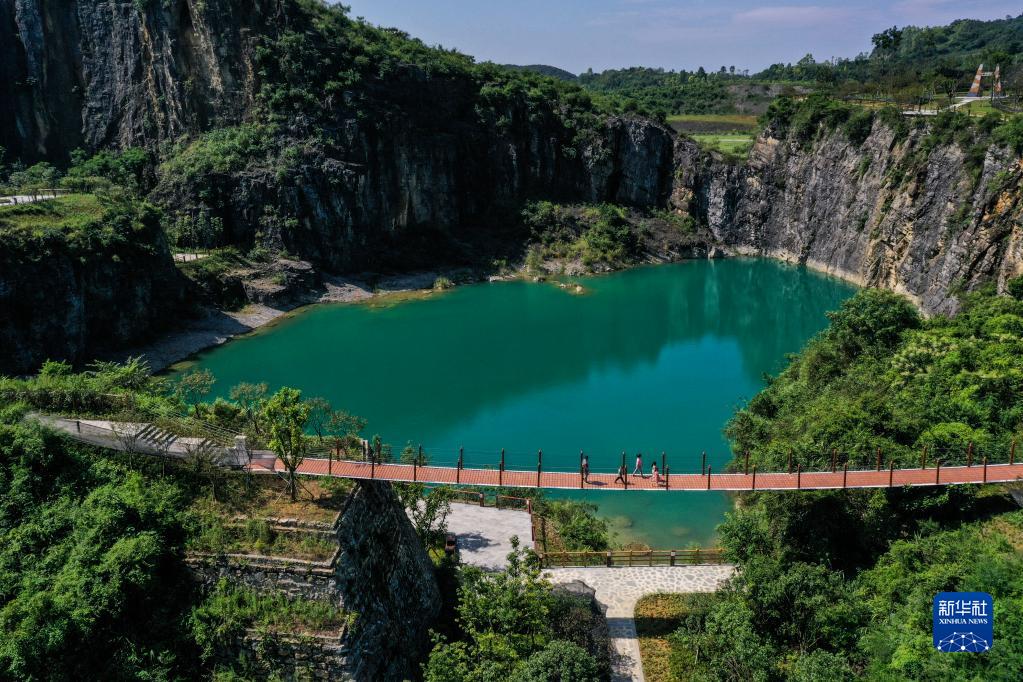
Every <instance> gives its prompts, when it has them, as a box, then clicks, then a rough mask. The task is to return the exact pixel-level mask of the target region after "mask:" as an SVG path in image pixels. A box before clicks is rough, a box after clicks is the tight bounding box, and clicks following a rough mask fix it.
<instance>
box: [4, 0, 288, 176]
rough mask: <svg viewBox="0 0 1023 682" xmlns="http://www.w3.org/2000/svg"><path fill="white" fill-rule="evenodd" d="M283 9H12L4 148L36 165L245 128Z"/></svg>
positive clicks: (16, 5) (162, 3)
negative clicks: (255, 49)
mask: <svg viewBox="0 0 1023 682" xmlns="http://www.w3.org/2000/svg"><path fill="white" fill-rule="evenodd" d="M276 4H277V3H276V0H246V2H244V3H242V2H234V1H233V0H3V2H0V30H2V32H3V35H4V39H3V40H0V75H2V76H3V77H2V78H0V103H2V104H3V106H0V146H3V147H5V148H6V149H7V151H8V154H9V156H10V157H13V158H19V157H20V158H22V159H23V160H24V161H26V162H31V161H34V160H38V159H45V158H49V159H53V160H58V161H59V160H62V159H66V158H67V154H68V152H70V151H71V150H73V149H76V148H79V147H81V148H85V149H98V148H100V147H105V146H115V147H128V146H145V145H149V144H155V143H158V142H161V141H163V140H167V139H173V138H174V137H176V136H178V135H180V134H182V133H185V132H194V131H197V130H200V129H203V128H205V127H208V126H210V125H214V124H221V125H222V124H227V123H231V122H234V121H237V120H238V119H239V118H240V117H241V115H242V114H243V112H244V111H245V110H246V109H247V108H248V106H249V105H250V104H251V98H252V82H253V78H254V76H253V73H252V67H251V59H250V56H251V48H252V43H251V37H252V36H253V35H254V33H255V32H257V31H260V30H263V29H264V28H265V27H266V25H267V23H268V22H270V21H272V19H273V17H274V8H275V6H276Z"/></svg>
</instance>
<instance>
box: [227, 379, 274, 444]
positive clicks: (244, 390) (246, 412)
mask: <svg viewBox="0 0 1023 682" xmlns="http://www.w3.org/2000/svg"><path fill="white" fill-rule="evenodd" d="M266 394H267V385H266V384H265V383H260V384H249V383H241V384H238V385H237V386H235V387H233V388H232V389H231V400H233V401H235V402H236V403H238V407H240V408H241V410H242V415H243V416H244V417H245V422H246V424H248V426H249V428H250V429H252V433H253V434H254V435H256V436H262V435H263V428H262V421H261V417H262V415H263V403H264V402H265V401H266Z"/></svg>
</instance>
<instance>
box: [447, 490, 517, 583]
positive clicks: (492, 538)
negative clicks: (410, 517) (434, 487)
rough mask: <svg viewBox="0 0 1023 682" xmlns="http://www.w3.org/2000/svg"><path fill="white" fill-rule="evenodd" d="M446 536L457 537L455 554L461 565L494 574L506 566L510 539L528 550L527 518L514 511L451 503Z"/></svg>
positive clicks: (509, 550)
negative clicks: (517, 541)
mask: <svg viewBox="0 0 1023 682" xmlns="http://www.w3.org/2000/svg"><path fill="white" fill-rule="evenodd" d="M448 532H449V533H454V534H455V535H457V536H458V554H459V557H460V558H461V560H462V563H464V564H472V565H473V566H479V567H480V568H484V569H487V570H494V571H498V570H501V569H502V568H504V567H505V565H506V564H507V563H508V561H507V557H508V553H509V552H511V551H512V546H511V537H512V536H513V535H514V536H518V538H519V540H520V545H519V546H520V547H530V546H532V542H531V541H530V532H531V525H530V520H529V514H528V513H527V512H524V511H520V510H518V509H495V508H494V507H480V506H479V505H475V504H463V503H461V502H453V503H452V504H451V514H449V515H448Z"/></svg>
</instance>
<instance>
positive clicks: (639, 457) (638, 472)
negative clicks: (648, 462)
mask: <svg viewBox="0 0 1023 682" xmlns="http://www.w3.org/2000/svg"><path fill="white" fill-rule="evenodd" d="M632 475H633V476H639V477H640V478H646V476H644V475H643V453H642V452H637V453H636V468H635V469H633V470H632Z"/></svg>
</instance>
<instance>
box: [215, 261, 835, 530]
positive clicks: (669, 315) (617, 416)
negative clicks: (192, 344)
mask: <svg viewBox="0 0 1023 682" xmlns="http://www.w3.org/2000/svg"><path fill="white" fill-rule="evenodd" d="M578 281H579V282H581V283H582V284H583V286H584V287H585V289H586V293H585V294H582V295H574V294H571V293H568V292H567V291H565V290H563V289H561V288H559V287H557V286H556V285H553V284H533V283H526V282H502V283H493V284H480V285H474V286H466V287H459V288H457V289H454V290H452V291H449V292H445V293H442V294H434V295H430V296H428V297H426V298H424V299H416V300H410V301H403V302H400V303H395V302H393V301H392V302H389V303H388V302H380V301H377V302H371V303H368V304H359V305H344V304H338V305H321V306H314V307H311V308H309V309H307V310H305V311H303V312H301V313H299V314H297V315H295V316H293V317H290V318H288V319H286V320H284V321H282V322H281V323H279V324H276V325H273V326H272V327H270V328H268V329H265V330H263V331H261V332H259V333H256V334H252V335H250V336H247V337H244V338H241V339H238V340H235V341H232V342H231V343H228V344H226V345H224V346H221V347H219V348H216V349H214V350H212V351H209V352H207V353H205V354H203V355H201V356H199V357H198V358H197V364H198V365H199V366H202V367H207V368H209V369H210V370H211V371H212V372H213V373H214V374H215V376H216V377H217V384H216V390H217V392H218V393H219V394H221V395H225V394H227V392H228V391H229V389H230V387H231V386H233V385H235V384H238V383H240V382H243V381H249V382H259V381H265V382H267V383H268V384H269V385H270V386H271V388H276V387H278V386H281V385H285V384H287V385H291V386H296V387H298V388H301V389H302V390H303V392H304V394H305V395H306V396H316V395H319V396H324V397H326V398H328V399H329V400H330V401H331V402H332V403H333V404H334V405H335V406H337V407H342V408H344V409H346V410H348V411H350V412H352V413H355V414H359V415H362V416H364V417H365V418H367V419H368V420H369V427H368V428H367V433H369V434H373V433H379V434H381V436H382V437H383V438H384V440H385V441H386V442H390V443H394V444H404V443H406V442H409V441H411V442H413V443H416V444H419V443H422V444H423V445H424V448H425V449H426V451H427V452H428V453H429V455H430V457H431V459H432V461H435V462H438V463H439V462H442V461H445V460H449V461H454V460H455V459H456V458H457V452H458V447H459V445H462V446H464V448H465V461H466V466H471V465H478V464H488V465H492V464H495V463H496V462H497V460H498V457H499V452H500V450H501V448H505V449H506V451H507V453H508V454H507V458H508V459H507V461H508V465H509V466H513V465H519V466H525V467H535V466H536V452H537V450H538V449H540V448H542V449H543V453H544V455H543V456H544V465H545V467H549V468H552V469H553V468H572V469H575V470H577V467H578V463H579V451H580V450H585V451H586V452H587V453H588V454H589V456H590V466H591V468H592V469H594V470H597V469H608V470H611V469H614V468H615V467H616V466H617V463H618V461H619V460H620V453H621V452H622V451H623V450H626V451H628V453H629V467H630V469H631V467H632V462H633V459H634V457H635V453H636V452H643V453H644V454H645V455H646V457H645V459H646V461H647V466H649V462H650V459H651V457H650V455H651V454H656V455H658V457H659V454H660V453H661V452H662V451H664V452H666V453H667V458H668V464H669V466H670V467H671V470H672V472H683V471H699V468H700V453H701V451H703V450H706V451H707V459H708V463H709V464H711V465H712V466H713V467H714V468H715V470H720V469H721V468H722V465H724V464H725V463H726V462H727V461H728V459H729V458H730V455H729V451H728V444H727V442H726V441H725V440H724V438H723V436H722V428H723V427H724V425H725V422H726V421H727V420H728V418H729V416H730V415H731V414H732V413H733V412H734V410H735V408H736V406H738V405H740V404H742V402H743V401H744V400H746V399H749V398H751V397H752V396H753V395H754V394H755V393H756V392H757V391H758V390H759V389H760V388H761V387H762V386H763V375H764V373H773V372H777V371H778V370H779V369H781V368H782V367H783V366H784V358H785V354H786V353H791V352H795V351H798V350H799V349H800V348H801V347H802V345H803V344H804V342H805V341H806V340H807V339H809V338H810V337H811V336H813V335H814V334H815V333H817V332H818V331H820V330H821V329H822V328H823V327H824V326H825V325H826V324H827V319H826V317H825V315H824V313H825V312H826V311H828V310H833V309H835V308H836V307H838V305H839V304H840V303H841V302H842V300H844V299H845V298H848V297H849V296H851V295H852V294H853V292H854V288H853V287H852V286H850V285H848V284H845V283H843V282H841V281H838V280H836V279H833V278H829V277H825V276H822V275H819V274H817V273H814V272H811V271H807V270H805V269H801V268H796V267H792V266H788V265H783V264H780V263H776V262H773V261H768V260H724V261H693V262H687V263H680V264H675V265H663V266H656V267H647V268H640V269H635V270H630V271H627V272H623V273H619V274H614V275H609V276H602V277H592V278H583V279H580V280H578ZM554 494H556V495H565V496H569V497H573V498H582V499H586V500H589V501H592V502H595V503H597V504H598V505H599V508H600V512H601V513H602V514H603V515H605V516H607V517H609V518H610V519H611V520H612V522H613V527H614V528H615V529H616V531H617V533H618V539H619V540H622V541H638V542H645V543H647V544H650V545H651V546H654V547H659V548H672V547H684V546H686V545H687V544H689V543H691V542H697V543H700V544H709V543H711V542H713V536H714V528H715V526H716V525H717V524H719V523H720V522H721V521H722V519H723V515H724V513H725V512H726V511H727V510H728V509H729V506H730V503H729V499H728V497H727V496H726V495H725V494H724V493H705V492H687V493H681V492H671V493H667V492H641V493H639V492H637V493H623V492H601V491H586V492H563V493H554Z"/></svg>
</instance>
